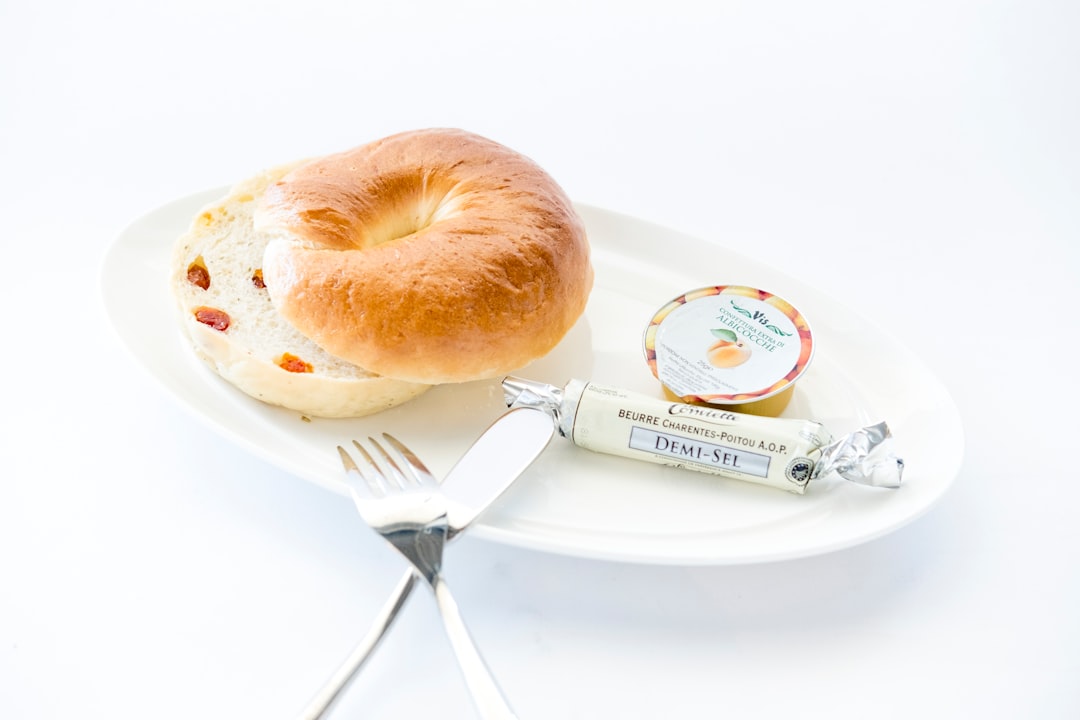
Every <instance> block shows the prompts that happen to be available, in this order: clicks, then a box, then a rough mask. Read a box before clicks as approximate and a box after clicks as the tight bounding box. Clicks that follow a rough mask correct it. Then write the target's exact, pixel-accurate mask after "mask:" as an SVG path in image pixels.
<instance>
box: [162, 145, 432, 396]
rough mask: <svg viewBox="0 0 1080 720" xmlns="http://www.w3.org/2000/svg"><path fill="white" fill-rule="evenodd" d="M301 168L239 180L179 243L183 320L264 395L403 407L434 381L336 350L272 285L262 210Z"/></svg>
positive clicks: (227, 373)
mask: <svg viewBox="0 0 1080 720" xmlns="http://www.w3.org/2000/svg"><path fill="white" fill-rule="evenodd" d="M297 164H298V163H297ZM295 166H296V164H294V165H287V166H282V167H278V168H274V169H272V170H268V171H266V172H263V173H260V174H259V175H256V176H255V177H253V178H250V179H248V180H245V181H243V182H241V183H238V184H237V185H235V186H234V187H233V188H232V189H231V190H230V191H229V192H228V194H227V195H226V196H225V197H224V198H222V199H221V200H219V201H217V202H214V203H211V204H210V205H207V206H206V207H205V208H203V209H202V211H201V212H200V213H199V214H198V215H197V216H196V217H195V218H194V219H193V221H192V224H191V227H190V229H189V230H188V232H186V233H185V234H184V235H183V236H181V237H180V238H179V239H178V240H177V242H176V244H175V246H174V249H173V255H172V260H171V277H170V286H171V288H172V292H173V296H174V297H175V299H176V302H177V306H178V309H179V314H180V325H181V327H182V328H183V330H184V334H185V336H186V337H187V338H188V339H189V340H190V342H191V345H192V348H193V349H194V351H195V354H196V355H198V356H199V357H200V358H202V359H203V360H204V361H205V362H206V363H207V364H208V365H209V366H210V367H211V368H212V369H213V370H214V371H215V372H217V373H218V374H219V375H220V376H221V377H223V378H224V379H225V380H227V381H228V382H230V383H232V384H233V385H235V386H236V387H237V388H239V389H240V390H242V391H243V392H245V393H247V394H248V395H250V396H252V397H254V398H257V399H258V400H261V401H263V402H266V403H270V404H272V405H280V406H282V407H286V408H290V409H292V410H296V411H298V412H300V413H303V414H305V415H310V416H316V417H360V416H363V415H370V414H372V413H375V412H379V411H381V410H386V409H388V408H391V407H394V406H395V405H400V404H401V403H403V402H405V401H407V400H410V399H412V398H414V397H416V396H417V395H419V394H420V393H422V392H424V391H425V390H427V389H428V388H429V387H430V386H428V385H421V384H417V383H411V382H406V381H403V380H395V379H391V378H386V377H382V376H379V375H375V374H373V373H370V372H367V371H366V370H364V369H362V368H359V367H357V366H355V365H352V364H350V363H347V362H345V361H343V360H341V359H339V358H336V357H334V356H333V355H330V354H329V353H327V352H326V351H325V350H323V349H322V348H320V347H319V346H318V345H316V344H315V343H314V342H312V341H311V340H309V339H308V338H307V337H305V336H304V335H302V334H301V333H300V332H299V331H298V330H296V329H295V328H294V327H293V326H292V325H290V324H289V323H288V322H286V321H285V319H284V318H282V317H281V316H280V315H279V314H278V313H277V311H276V310H274V307H273V304H272V303H271V301H270V296H269V294H268V293H267V291H266V288H265V286H263V284H262V274H261V267H262V258H263V250H264V249H265V247H266V243H267V238H266V237H265V236H264V235H261V234H259V233H256V232H255V230H254V228H253V225H252V213H253V210H254V207H255V204H256V201H257V200H258V199H259V197H260V196H261V195H262V194H263V192H264V190H265V189H266V188H267V186H269V185H270V184H271V183H273V182H275V181H277V180H278V179H279V178H281V177H282V176H283V175H285V174H286V173H287V172H288V171H289V170H291V169H292V168H293V167H295Z"/></svg>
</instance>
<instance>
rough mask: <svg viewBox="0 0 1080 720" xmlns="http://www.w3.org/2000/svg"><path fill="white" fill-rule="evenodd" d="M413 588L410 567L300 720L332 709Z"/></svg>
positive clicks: (316, 718) (316, 719)
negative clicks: (363, 634) (366, 630)
mask: <svg viewBox="0 0 1080 720" xmlns="http://www.w3.org/2000/svg"><path fill="white" fill-rule="evenodd" d="M415 584H416V575H415V574H414V573H413V570H412V568H411V567H410V568H409V570H408V571H406V572H405V574H403V575H402V576H401V580H400V581H399V582H398V584H397V587H395V588H394V590H393V592H392V593H391V594H390V597H389V599H388V600H387V601H386V603H385V604H384V605H383V607H382V610H380V611H379V614H378V616H377V617H376V618H375V621H374V622H373V623H372V624H371V629H370V630H368V633H367V635H365V636H364V639H363V640H361V641H360V642H359V643H357V645H356V647H355V648H354V649H353V651H352V653H350V655H349V657H348V658H346V659H345V662H343V663H342V664H341V667H340V668H338V670H337V672H335V673H334V675H333V677H331V678H330V680H328V681H327V683H326V686H325V687H323V689H322V690H320V691H319V694H318V695H316V696H315V697H314V698H313V699H312V700H311V702H310V703H309V704H308V706H307V708H306V709H305V710H304V713H303V715H301V716H300V717H301V719H302V720H320V719H321V718H324V717H326V715H327V713H329V712H330V710H332V709H333V707H334V705H335V704H336V703H337V701H338V699H339V698H340V697H341V695H342V693H343V692H344V690H345V688H347V687H348V686H349V685H350V684H351V683H352V681H353V679H355V678H356V676H357V674H358V673H359V672H360V668H362V667H363V666H364V663H366V662H367V660H368V658H369V657H371V654H372V653H373V652H375V648H376V647H378V645H379V642H380V641H381V640H382V639H383V637H384V636H385V635H386V632H387V631H388V630H389V629H390V625H391V624H393V622H394V619H395V618H396V617H397V614H398V611H399V610H401V608H402V606H403V605H404V604H405V600H406V599H408V597H409V593H411V592H412V589H413V587H414V586H415Z"/></svg>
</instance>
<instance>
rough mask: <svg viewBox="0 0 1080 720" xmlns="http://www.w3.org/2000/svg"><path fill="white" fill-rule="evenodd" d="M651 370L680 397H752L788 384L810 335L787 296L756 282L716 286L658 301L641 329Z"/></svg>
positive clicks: (807, 355)
mask: <svg viewBox="0 0 1080 720" xmlns="http://www.w3.org/2000/svg"><path fill="white" fill-rule="evenodd" d="M644 350H645V360H646V362H648V364H649V367H650V369H651V370H652V373H653V375H655V376H656V378H657V379H658V380H659V381H660V383H661V384H662V385H663V386H664V387H665V388H666V389H667V390H668V391H669V392H671V393H673V394H674V395H676V396H678V397H679V398H681V399H682V400H684V401H685V402H703V403H708V404H713V405H733V404H746V403H754V402H757V401H759V400H764V399H765V398H769V397H772V396H774V395H777V394H778V393H782V392H785V391H787V390H790V389H791V388H792V386H793V385H794V383H795V381H796V380H797V379H798V378H799V376H800V375H802V374H803V373H804V372H805V371H806V368H807V367H808V366H809V364H810V360H811V359H812V357H813V354H814V338H813V334H812V333H811V331H810V325H809V323H808V322H807V321H806V318H804V317H803V316H802V314H801V313H800V312H799V311H798V310H796V309H795V307H794V306H792V305H791V303H789V302H787V301H786V300H784V299H782V298H780V297H778V296H776V295H773V294H772V293H769V292H766V291H764V290H759V289H758V288H753V287H747V286H745V285H714V286H710V287H704V288H699V289H697V290H692V291H690V292H687V293H684V294H683V295H680V296H679V297H677V298H675V299H674V300H672V301H670V302H669V303H667V304H666V305H664V306H663V307H662V308H660V310H659V311H658V312H657V313H656V315H654V316H653V318H652V320H651V321H650V322H649V326H648V327H647V328H646V330H645V337H644Z"/></svg>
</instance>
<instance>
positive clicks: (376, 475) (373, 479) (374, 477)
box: [338, 440, 387, 497]
mask: <svg viewBox="0 0 1080 720" xmlns="http://www.w3.org/2000/svg"><path fill="white" fill-rule="evenodd" d="M353 447H355V448H356V451H357V452H358V453H360V457H361V459H362V460H363V462H364V464H365V465H367V468H368V470H367V471H366V472H365V471H364V468H361V467H360V466H358V465H357V464H356V462H354V461H353V459H352V456H351V455H349V453H347V452H346V451H345V450H344V449H343V448H342V447H340V446H338V452H339V453H341V460H342V462H343V463H345V469H346V470H355V471H356V472H357V473H358V474H359V475H360V477H361V478H363V480H364V482H365V483H366V484H367V486H368V490H369V491H370V492H371V494H372V495H374V496H375V497H381V496H383V495H386V493H387V487H386V478H385V477H384V476H383V472H382V471H381V470H380V469H379V466H378V465H377V464H376V463H375V460H374V459H372V457H371V454H370V453H369V452H368V451H367V450H365V449H364V446H363V445H361V444H360V443H359V442H357V441H356V440H353ZM346 459H347V461H346Z"/></svg>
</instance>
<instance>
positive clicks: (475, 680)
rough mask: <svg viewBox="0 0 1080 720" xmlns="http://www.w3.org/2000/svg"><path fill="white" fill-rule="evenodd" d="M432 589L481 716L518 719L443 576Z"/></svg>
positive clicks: (491, 718) (466, 682) (494, 718)
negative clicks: (470, 631) (481, 652)
mask: <svg viewBox="0 0 1080 720" xmlns="http://www.w3.org/2000/svg"><path fill="white" fill-rule="evenodd" d="M431 589H432V590H433V591H434V593H435V601H436V603H438V606H439V614H440V615H442V620H443V627H445V628H446V635H447V637H449V638H450V645H451V646H452V647H453V649H454V653H455V654H456V655H457V659H458V666H459V667H460V668H461V673H462V675H464V676H465V684H466V685H467V686H468V687H469V692H470V693H471V695H472V699H473V703H475V705H476V709H477V711H478V712H479V714H480V717H481V718H484V720H517V715H515V714H514V711H513V710H511V709H510V705H509V703H507V701H506V698H505V697H504V696H503V693H502V690H500V689H499V686H498V684H497V683H496V682H495V678H494V677H492V675H491V671H490V670H489V669H488V666H487V663H485V662H484V658H482V657H481V656H480V651H479V650H477V649H476V644H475V643H474V642H473V639H472V636H471V635H470V634H469V629H468V628H467V627H465V621H464V620H463V619H462V618H461V611H460V610H458V605H457V603H456V602H455V601H454V596H453V595H451V594H450V588H449V587H448V586H447V585H446V581H445V580H443V578H442V575H439V574H436V575H435V577H434V578H432V580H431Z"/></svg>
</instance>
